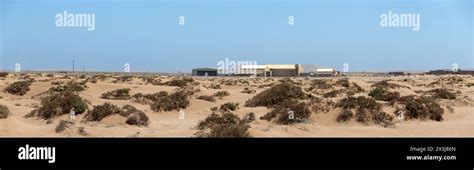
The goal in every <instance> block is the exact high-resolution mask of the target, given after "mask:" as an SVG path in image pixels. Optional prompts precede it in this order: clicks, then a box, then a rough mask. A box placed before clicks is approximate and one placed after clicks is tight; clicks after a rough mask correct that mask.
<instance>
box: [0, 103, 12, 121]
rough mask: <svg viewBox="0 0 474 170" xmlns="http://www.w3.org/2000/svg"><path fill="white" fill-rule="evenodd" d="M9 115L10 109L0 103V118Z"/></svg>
mask: <svg viewBox="0 0 474 170" xmlns="http://www.w3.org/2000/svg"><path fill="white" fill-rule="evenodd" d="M9 115H10V110H8V107H7V106H4V105H0V119H6V118H7V117H8V116H9Z"/></svg>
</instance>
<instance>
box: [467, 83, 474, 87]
mask: <svg viewBox="0 0 474 170" xmlns="http://www.w3.org/2000/svg"><path fill="white" fill-rule="evenodd" d="M466 86H467V87H471V86H474V83H467V84H466Z"/></svg>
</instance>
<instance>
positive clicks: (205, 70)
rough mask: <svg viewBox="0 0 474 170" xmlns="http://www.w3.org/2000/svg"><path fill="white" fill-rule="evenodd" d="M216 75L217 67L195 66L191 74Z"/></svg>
mask: <svg viewBox="0 0 474 170" xmlns="http://www.w3.org/2000/svg"><path fill="white" fill-rule="evenodd" d="M206 74H207V76H217V69H215V68H195V69H193V73H192V75H193V76H206Z"/></svg>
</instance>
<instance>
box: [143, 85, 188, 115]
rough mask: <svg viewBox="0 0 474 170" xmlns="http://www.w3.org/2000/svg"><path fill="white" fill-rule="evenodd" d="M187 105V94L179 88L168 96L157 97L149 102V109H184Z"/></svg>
mask: <svg viewBox="0 0 474 170" xmlns="http://www.w3.org/2000/svg"><path fill="white" fill-rule="evenodd" d="M188 106H189V100H188V94H186V92H185V91H183V90H180V91H177V92H175V93H172V94H170V95H168V96H163V97H159V98H158V99H156V100H155V101H154V102H153V103H152V104H151V110H153V111H155V112H160V111H171V110H173V109H175V110H178V109H185V108H186V107H188Z"/></svg>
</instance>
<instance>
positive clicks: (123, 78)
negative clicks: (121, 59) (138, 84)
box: [115, 76, 133, 82]
mask: <svg viewBox="0 0 474 170" xmlns="http://www.w3.org/2000/svg"><path fill="white" fill-rule="evenodd" d="M132 80H133V76H120V77H117V78H116V80H115V82H127V81H132Z"/></svg>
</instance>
